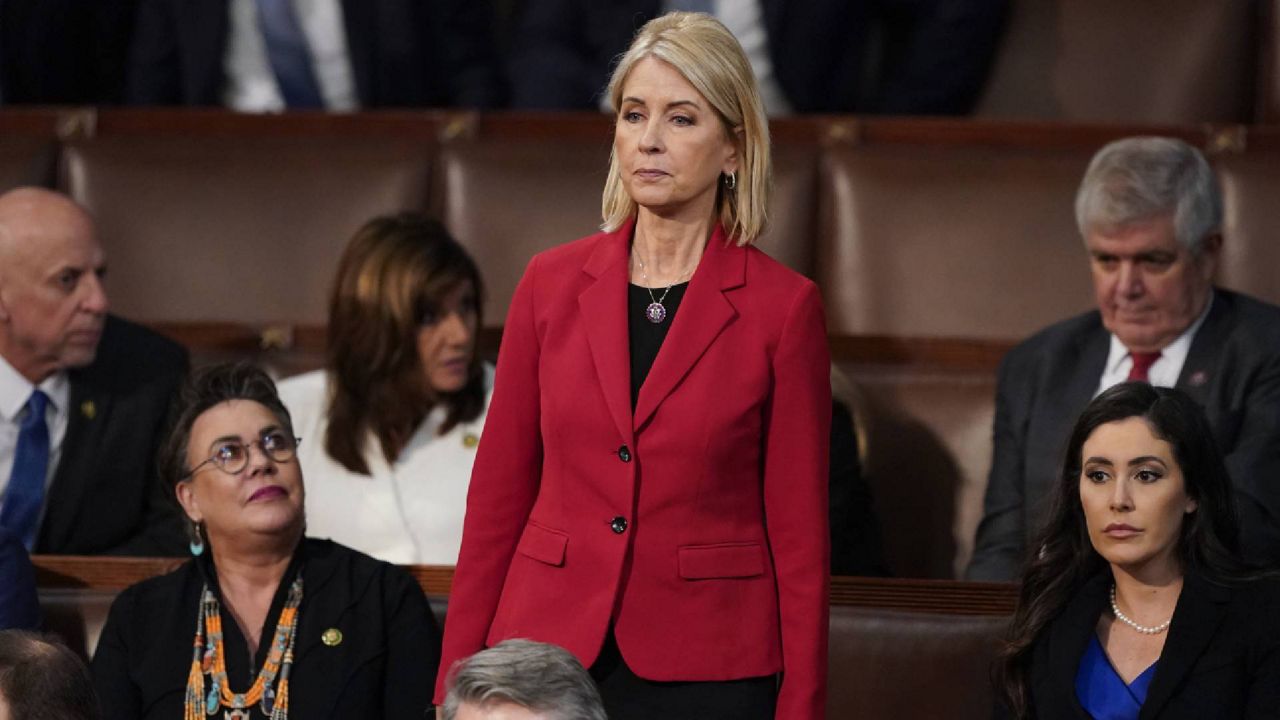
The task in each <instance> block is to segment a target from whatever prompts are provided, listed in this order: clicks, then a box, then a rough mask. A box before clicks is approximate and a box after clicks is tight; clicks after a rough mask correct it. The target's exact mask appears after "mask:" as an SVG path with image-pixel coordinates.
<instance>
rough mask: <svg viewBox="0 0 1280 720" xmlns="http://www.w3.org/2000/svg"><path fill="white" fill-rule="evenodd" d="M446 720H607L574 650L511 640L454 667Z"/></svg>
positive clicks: (447, 697) (589, 678) (444, 711)
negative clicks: (570, 651)
mask: <svg viewBox="0 0 1280 720" xmlns="http://www.w3.org/2000/svg"><path fill="white" fill-rule="evenodd" d="M447 686H448V691H447V693H446V695H445V699H444V708H443V710H442V712H443V714H442V715H441V718H442V719H443V720H606V717H605V713H604V706H603V705H602V704H601V701H600V693H599V692H598V691H597V690H596V686H595V683H594V682H593V681H592V680H591V676H590V675H588V674H587V671H586V670H584V669H583V667H582V665H581V663H579V662H578V660H577V659H576V658H574V656H573V655H572V654H571V653H569V651H567V650H565V649H563V648H560V647H557V646H555V645H548V644H546V643H539V642H533V641H532V640H506V641H503V642H500V643H498V644H497V645H494V646H493V647H491V648H489V649H487V650H481V651H480V652H478V653H476V654H475V655H472V656H471V657H469V658H467V659H465V660H462V661H460V662H459V663H457V664H456V665H454V667H453V670H451V671H450V673H449V679H448V682H447Z"/></svg>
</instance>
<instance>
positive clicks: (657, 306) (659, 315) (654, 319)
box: [631, 248, 696, 325]
mask: <svg viewBox="0 0 1280 720" xmlns="http://www.w3.org/2000/svg"><path fill="white" fill-rule="evenodd" d="M631 254H632V256H633V257H635V259H636V264H637V265H639V266H640V278H641V279H642V280H644V284H645V288H644V289H645V290H646V291H648V293H649V306H648V307H646V308H645V309H644V317H645V319H646V320H648V321H649V322H651V323H653V324H654V325H660V324H662V321H663V320H666V319H667V306H666V305H663V304H662V301H663V300H666V299H667V293H669V292H671V288H673V287H675V286H676V285H677V284H679V283H680V282H681V281H682V280H684V278H685V276H686V275H689V274H690V273H692V272H693V271H692V270H686V271H685V272H684V273H682V274H681V275H680V276H678V277H677V278H676V279H675V282H673V283H671V284H670V285H668V286H667V289H666V290H663V291H662V297H659V298H655V297H654V296H653V288H651V287H649V273H647V272H645V269H644V261H643V260H641V259H640V253H638V252H635V249H634V248H633V249H632V252H631ZM695 267H696V266H695Z"/></svg>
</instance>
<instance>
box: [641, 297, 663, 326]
mask: <svg viewBox="0 0 1280 720" xmlns="http://www.w3.org/2000/svg"><path fill="white" fill-rule="evenodd" d="M644 316H645V318H646V319H648V320H649V322H651V323H653V324H654V325H657V324H658V323H660V322H662V321H663V320H666V319H667V309H666V308H664V307H662V303H657V302H655V303H649V307H647V308H645V309H644Z"/></svg>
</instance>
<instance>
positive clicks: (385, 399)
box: [280, 213, 493, 565]
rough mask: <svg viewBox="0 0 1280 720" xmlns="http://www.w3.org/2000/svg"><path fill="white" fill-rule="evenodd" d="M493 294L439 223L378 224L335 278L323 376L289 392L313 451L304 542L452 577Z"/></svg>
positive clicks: (301, 453)
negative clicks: (481, 336) (480, 345)
mask: <svg viewBox="0 0 1280 720" xmlns="http://www.w3.org/2000/svg"><path fill="white" fill-rule="evenodd" d="M481 292H482V286H481V282H480V274H479V271H478V270H477V268H476V265H475V262H474V261H473V260H472V259H471V257H470V256H469V255H467V253H466V251H465V250H463V249H462V247H461V246H460V245H458V243H457V242H456V241H454V240H453V239H452V238H451V237H450V236H449V234H448V232H447V231H446V230H445V229H444V227H443V226H441V225H440V224H439V223H438V222H436V221H434V220H431V219H429V218H426V217H424V216H421V215H416V214H407V213H406V214H401V215H395V216H388V217H380V218H375V219H374V220H371V221H370V222H369V223H367V224H366V225H365V226H364V227H362V228H361V229H360V230H359V231H357V232H356V234H355V236H354V237H353V238H352V239H351V242H350V244H349V245H348V246H347V249H346V251H345V252H344V253H343V256H342V260H341V261H340V263H339V265H338V274H337V278H336V279H335V281H334V287H333V293H332V296H331V299H330V305H329V327H328V341H327V351H326V364H325V368H324V369H323V370H317V371H315V372H311V373H307V374H304V375H300V376H297V377H294V378H290V379H288V380H285V381H284V382H282V383H280V397H281V399H283V400H284V402H285V405H286V406H287V407H288V408H289V411H290V413H291V414H292V415H293V421H294V423H293V424H294V429H295V431H296V432H297V433H298V435H299V436H301V437H302V438H303V442H302V444H301V445H300V446H299V448H298V458H299V460H300V461H301V463H302V468H303V472H304V473H305V475H306V478H307V498H306V510H307V533H308V535H310V536H313V537H328V538H332V539H333V540H335V541H337V542H339V543H341V544H343V545H347V546H348V547H352V548H355V549H357V550H360V551H361V552H364V553H367V554H369V555H372V556H374V557H376V558H378V559H380V560H386V561H388V562H393V563H401V564H438V565H452V564H454V563H455V562H456V561H457V558H458V547H459V545H460V543H461V540H462V518H463V515H464V512H465V509H466V498H467V486H468V483H469V481H470V477H471V464H472V461H473V460H474V459H475V451H476V445H477V444H478V443H479V439H480V434H481V431H482V430H483V428H484V419H485V412H486V410H487V409H488V405H489V392H490V389H491V388H492V387H493V369H492V367H491V366H488V365H486V364H484V363H481V362H480V360H479V359H478V358H477V357H476V352H475V344H476V330H477V328H478V327H479V324H480V311H481V308H480V297H481Z"/></svg>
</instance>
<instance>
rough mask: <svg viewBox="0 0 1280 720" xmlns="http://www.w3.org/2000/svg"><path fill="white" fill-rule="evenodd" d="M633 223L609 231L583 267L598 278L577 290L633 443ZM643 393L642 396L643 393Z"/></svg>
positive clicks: (623, 429)
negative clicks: (630, 319) (629, 316)
mask: <svg viewBox="0 0 1280 720" xmlns="http://www.w3.org/2000/svg"><path fill="white" fill-rule="evenodd" d="M631 227H632V225H631V223H628V224H626V225H624V226H623V227H621V228H619V229H618V230H617V231H615V232H613V233H611V234H609V235H607V236H605V237H604V238H602V239H601V240H600V242H599V243H597V244H596V248H595V251H594V252H593V253H592V254H591V257H590V258H588V259H587V262H586V264H585V265H583V266H582V270H583V272H585V273H586V274H587V275H590V276H591V277H593V278H595V282H594V283H592V284H591V285H590V286H588V287H587V289H586V290H583V291H582V293H581V294H580V295H578V308H579V309H580V310H581V311H582V318H583V329H584V331H585V332H586V335H587V344H588V345H589V346H590V347H591V359H592V361H593V362H594V363H595V366H596V375H597V376H598V377H599V378H600V385H601V389H602V390H603V391H604V399H605V403H606V404H607V405H608V406H609V414H610V416H612V417H613V422H614V423H615V424H617V426H618V432H620V433H622V437H623V438H625V439H626V442H627V444H628V445H630V444H632V442H633V436H632V424H631V359H630V358H631V349H630V346H629V345H628V337H629V336H628V333H627V282H628V270H627V249H628V244H629V242H630V239H631ZM642 397H643V396H642Z"/></svg>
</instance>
